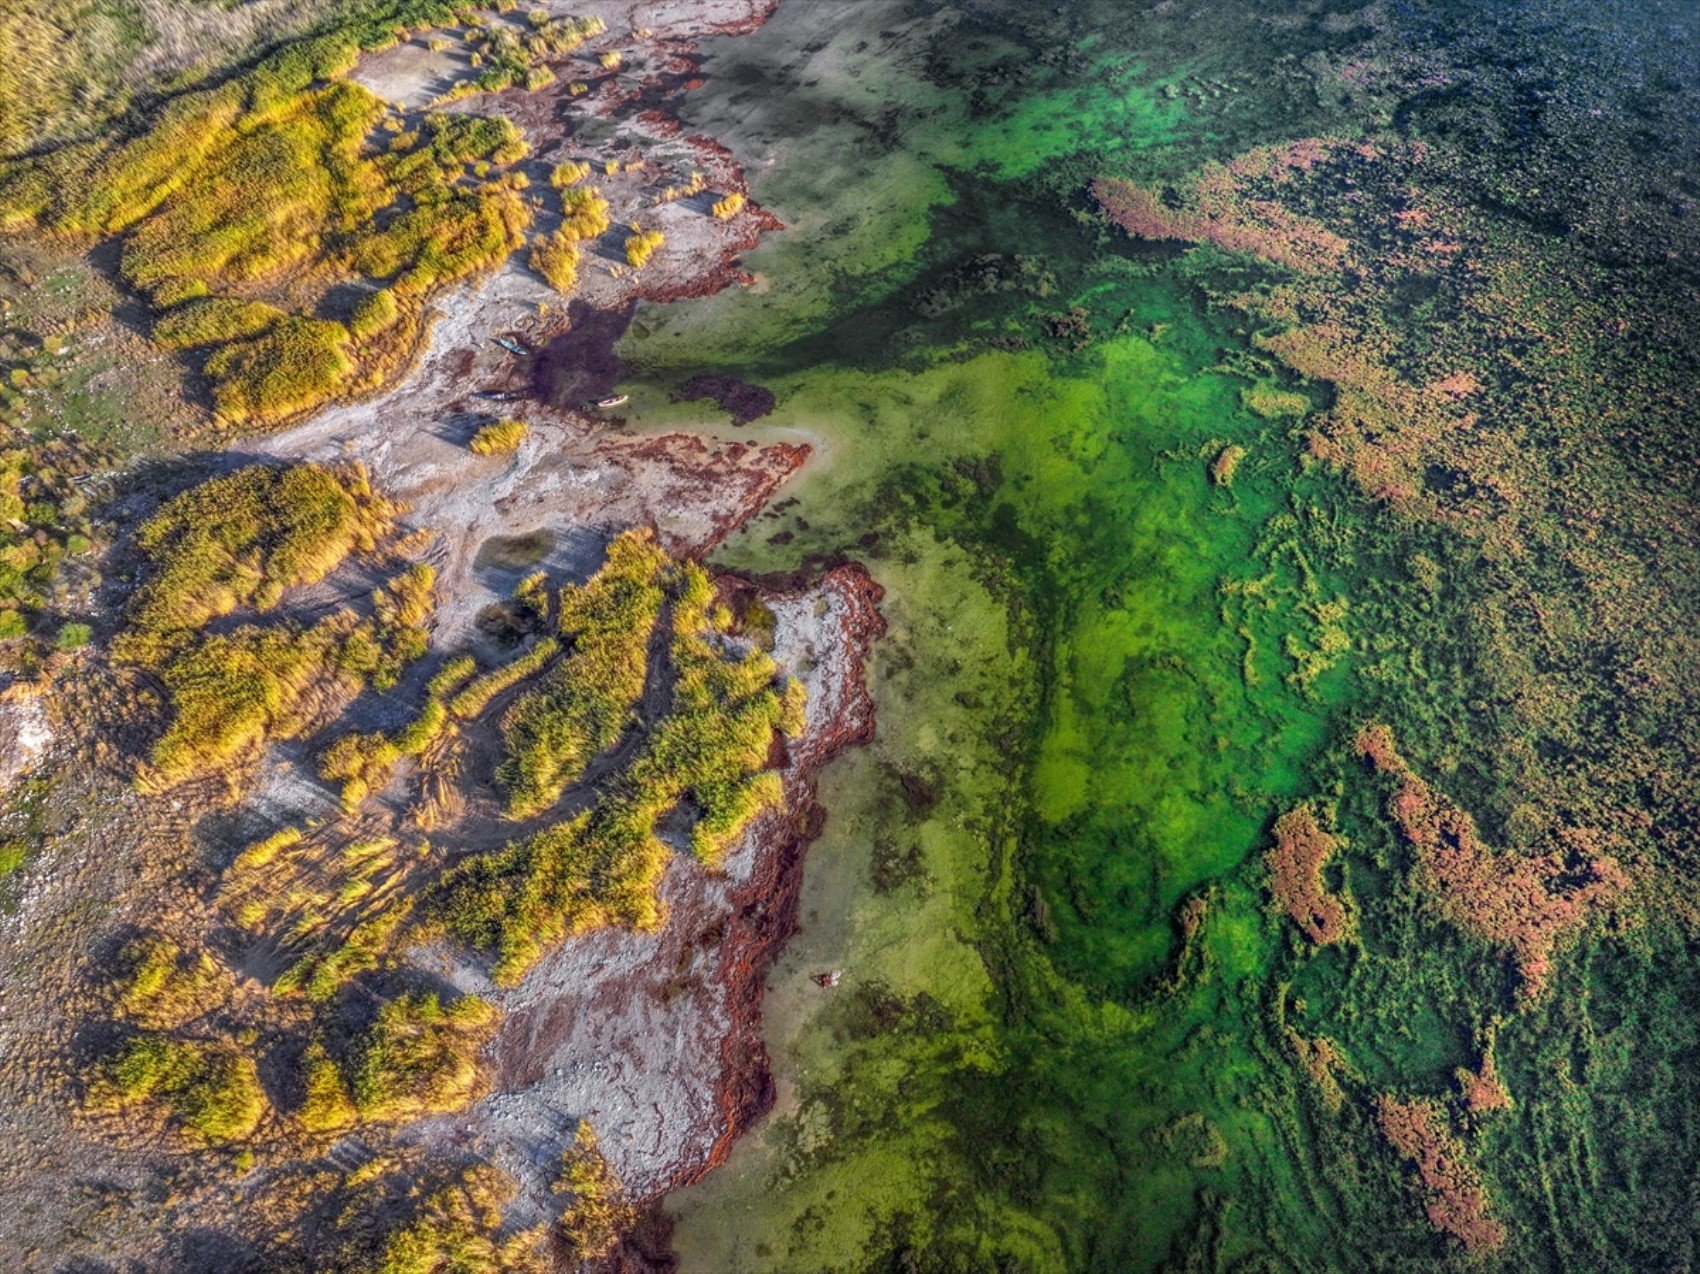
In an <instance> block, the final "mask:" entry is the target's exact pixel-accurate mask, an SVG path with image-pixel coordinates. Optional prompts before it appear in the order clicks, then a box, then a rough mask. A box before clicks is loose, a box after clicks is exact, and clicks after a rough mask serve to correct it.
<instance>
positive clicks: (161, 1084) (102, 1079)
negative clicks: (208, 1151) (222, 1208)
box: [90, 1032, 269, 1145]
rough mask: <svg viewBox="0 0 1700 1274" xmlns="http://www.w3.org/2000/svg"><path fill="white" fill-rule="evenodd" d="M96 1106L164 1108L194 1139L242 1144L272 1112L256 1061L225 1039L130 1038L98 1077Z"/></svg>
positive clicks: (93, 1091) (93, 1097)
mask: <svg viewBox="0 0 1700 1274" xmlns="http://www.w3.org/2000/svg"><path fill="white" fill-rule="evenodd" d="M90 1097H91V1102H92V1104H94V1105H96V1106H106V1107H124V1106H132V1105H140V1104H144V1103H157V1104H159V1105H162V1106H163V1107H164V1108H165V1110H166V1111H167V1112H168V1114H169V1115H170V1116H171V1117H172V1118H173V1120H174V1121H175V1122H176V1123H177V1124H178V1125H179V1126H180V1127H181V1128H182V1130H183V1131H184V1132H185V1133H186V1134H187V1135H188V1136H190V1137H191V1138H192V1139H194V1140H198V1141H202V1142H205V1143H208V1144H211V1145H225V1144H228V1143H230V1142H236V1141H243V1140H246V1139H247V1138H248V1137H251V1136H252V1135H253V1134H254V1130H255V1129H256V1128H258V1127H259V1125H260V1121H261V1120H262V1119H264V1118H265V1116H266V1112H267V1110H268V1109H269V1106H268V1103H267V1101H266V1095H265V1091H264V1089H262V1088H261V1087H260V1077H259V1071H258V1070H257V1069H256V1068H255V1066H254V1060H253V1058H251V1057H248V1056H246V1055H244V1054H242V1053H240V1052H238V1051H237V1049H236V1047H235V1045H233V1044H229V1043H226V1042H224V1041H210V1040H175V1039H172V1038H170V1037H169V1036H166V1035H161V1034H158V1033H154V1032H148V1033H145V1034H142V1035H137V1036H134V1037H132V1038H131V1039H130V1040H129V1041H128V1042H127V1043H126V1044H125V1045H124V1046H123V1047H122V1048H121V1049H120V1050H119V1052H118V1054H117V1056H116V1057H114V1058H113V1059H112V1060H111V1061H110V1062H109V1063H108V1064H107V1065H106V1066H105V1067H104V1068H103V1070H102V1073H101V1074H100V1075H99V1076H97V1078H96V1081H95V1084H94V1085H93V1086H92V1088H91V1093H90Z"/></svg>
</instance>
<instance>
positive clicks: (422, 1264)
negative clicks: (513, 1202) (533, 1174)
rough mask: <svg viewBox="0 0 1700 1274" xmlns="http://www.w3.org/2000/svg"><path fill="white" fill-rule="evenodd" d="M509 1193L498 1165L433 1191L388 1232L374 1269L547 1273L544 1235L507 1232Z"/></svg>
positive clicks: (391, 1272)
mask: <svg viewBox="0 0 1700 1274" xmlns="http://www.w3.org/2000/svg"><path fill="white" fill-rule="evenodd" d="M503 1194H504V1191H503V1189H502V1188H501V1177H500V1175H499V1174H498V1173H497V1171H496V1169H494V1168H491V1167H488V1166H483V1167H479V1168H476V1169H472V1170H470V1171H468V1172H467V1173H465V1174H464V1175H463V1177H462V1179H461V1180H459V1181H456V1182H454V1183H452V1184H450V1185H447V1186H444V1187H442V1188H441V1189H438V1190H435V1191H433V1192H432V1193H430V1194H429V1195H427V1196H426V1197H425V1199H424V1201H423V1202H422V1203H421V1204H420V1205H419V1207H418V1210H417V1211H416V1212H415V1213H414V1214H413V1216H412V1218H411V1219H410V1220H409V1221H408V1222H407V1223H406V1224H405V1225H402V1226H400V1227H398V1228H396V1229H395V1230H393V1231H391V1232H390V1234H389V1235H388V1236H386V1238H385V1239H384V1241H383V1246H382V1250H381V1251H380V1252H379V1253H378V1254H377V1257H376V1260H375V1262H374V1263H373V1264H372V1266H371V1268H372V1269H374V1270H375V1271H376V1274H459V1272H460V1271H466V1272H467V1274H471V1272H472V1271H483V1270H502V1271H506V1272H507V1274H542V1271H543V1270H544V1269H545V1268H547V1267H546V1266H545V1265H544V1263H543V1260H542V1258H541V1257H540V1256H539V1254H538V1251H537V1247H538V1241H539V1239H540V1237H541V1235H540V1234H539V1233H538V1232H537V1231H535V1230H521V1231H520V1232H518V1233H517V1234H512V1235H506V1236H504V1235H503V1233H502V1212H501V1203H502V1198H503Z"/></svg>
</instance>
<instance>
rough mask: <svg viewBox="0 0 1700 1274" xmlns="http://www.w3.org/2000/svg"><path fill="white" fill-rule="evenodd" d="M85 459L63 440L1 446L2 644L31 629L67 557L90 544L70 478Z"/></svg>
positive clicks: (83, 510)
mask: <svg viewBox="0 0 1700 1274" xmlns="http://www.w3.org/2000/svg"><path fill="white" fill-rule="evenodd" d="M86 463H87V457H84V458H83V459H82V462H81V463H78V462H77V455H76V453H75V452H73V451H71V450H70V449H69V448H67V447H65V446H64V445H62V444H56V445H53V446H37V447H32V448H24V447H7V448H4V449H0V642H7V641H15V640H17V639H18V638H20V637H23V636H25V635H26V634H27V633H28V632H29V625H30V621H31V619H32V618H33V617H34V616H36V615H37V614H39V612H40V610H41V608H42V607H43V606H44V605H45V604H46V602H47V600H48V595H49V592H50V590H51V589H52V587H53V585H54V581H55V579H57V578H58V577H59V572H60V567H61V565H62V564H63V563H64V561H65V559H66V558H67V557H69V556H72V555H73V554H76V553H79V552H86V551H88V549H89V548H90V547H91V544H92V538H91V537H92V536H93V535H94V531H93V529H92V528H91V527H90V526H89V524H88V522H87V520H86V516H85V515H86V510H87V507H88V501H87V500H86V499H85V498H84V497H83V495H82V494H80V493H79V492H78V491H77V489H76V487H75V485H74V484H73V483H72V481H71V473H72V472H75V471H76V469H77V468H81V467H83V465H85V464H86Z"/></svg>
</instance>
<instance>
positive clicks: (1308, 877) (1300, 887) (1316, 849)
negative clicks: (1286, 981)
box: [1264, 804, 1352, 947]
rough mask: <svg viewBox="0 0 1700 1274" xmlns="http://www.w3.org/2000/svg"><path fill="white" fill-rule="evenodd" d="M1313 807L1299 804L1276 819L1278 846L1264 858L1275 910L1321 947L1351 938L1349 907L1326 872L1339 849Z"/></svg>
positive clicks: (1336, 839)
mask: <svg viewBox="0 0 1700 1274" xmlns="http://www.w3.org/2000/svg"><path fill="white" fill-rule="evenodd" d="M1340 845H1341V842H1340V839H1339V837H1337V836H1331V835H1329V834H1328V833H1327V832H1326V831H1324V830H1323V828H1322V825H1321V824H1320V823H1319V822H1318V821H1317V817H1316V810H1315V808H1314V807H1313V806H1311V805H1308V804H1306V805H1296V806H1294V807H1293V808H1292V809H1290V810H1288V811H1287V812H1286V813H1285V814H1283V815H1281V817H1280V818H1278V819H1276V820H1275V847H1274V848H1273V849H1271V850H1270V851H1269V852H1268V853H1267V854H1266V855H1264V866H1265V867H1266V868H1267V870H1268V872H1269V887H1270V890H1271V891H1272V892H1273V893H1274V895H1275V905H1276V906H1277V907H1279V908H1280V909H1281V910H1282V911H1284V912H1286V914H1287V915H1288V917H1289V918H1291V920H1292V922H1293V923H1294V924H1296V925H1297V926H1298V927H1299V929H1300V930H1301V931H1302V932H1303V933H1304V935H1305V937H1307V938H1309V939H1310V940H1311V941H1312V942H1313V943H1315V944H1316V945H1317V946H1319V947H1320V946H1326V945H1327V944H1328V943H1331V942H1339V941H1340V940H1341V939H1343V938H1345V937H1347V936H1348V935H1350V933H1351V930H1352V922H1351V916H1350V914H1349V913H1348V912H1347V910H1346V906H1345V903H1344V902H1342V901H1341V899H1340V898H1339V897H1338V896H1336V895H1335V894H1333V893H1332V892H1330V891H1329V889H1328V886H1327V884H1326V883H1325V882H1324V881H1323V878H1322V871H1323V868H1325V867H1326V866H1327V865H1328V862H1329V860H1330V859H1332V858H1333V857H1334V855H1335V854H1336V853H1338V852H1339V850H1340Z"/></svg>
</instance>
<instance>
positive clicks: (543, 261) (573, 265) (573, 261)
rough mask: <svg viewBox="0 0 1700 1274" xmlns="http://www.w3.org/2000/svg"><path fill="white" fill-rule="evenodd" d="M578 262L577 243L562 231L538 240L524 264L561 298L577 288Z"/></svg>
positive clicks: (532, 246)
mask: <svg viewBox="0 0 1700 1274" xmlns="http://www.w3.org/2000/svg"><path fill="white" fill-rule="evenodd" d="M578 262H579V251H578V242H577V240H575V239H574V238H572V236H570V235H568V234H567V233H566V232H565V231H562V230H557V231H556V232H555V233H554V234H552V235H548V236H546V237H544V238H540V239H538V240H537V241H536V242H535V243H533V244H532V245H531V255H530V256H529V257H527V258H526V264H527V265H529V266H530V267H531V268H532V269H533V270H535V271H536V272H537V274H538V275H540V276H541V277H542V278H543V280H544V281H545V282H546V283H548V284H549V286H550V287H552V288H554V289H555V291H557V292H559V293H561V294H562V295H563V296H565V295H566V294H567V293H569V292H571V291H572V290H573V289H574V288H575V287H577V286H578Z"/></svg>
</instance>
